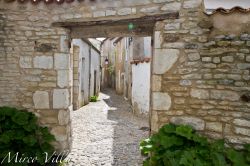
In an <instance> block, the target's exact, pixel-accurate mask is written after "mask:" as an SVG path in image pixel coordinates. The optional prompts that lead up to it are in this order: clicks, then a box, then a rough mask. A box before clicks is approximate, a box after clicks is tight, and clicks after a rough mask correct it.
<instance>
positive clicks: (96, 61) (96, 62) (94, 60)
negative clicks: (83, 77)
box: [90, 48, 100, 96]
mask: <svg viewBox="0 0 250 166" xmlns="http://www.w3.org/2000/svg"><path fill="white" fill-rule="evenodd" d="M95 70H96V89H97V93H98V92H99V91H100V54H99V53H98V52H97V51H96V50H95V49H93V48H92V49H91V81H90V96H94V95H95V93H94V71H95Z"/></svg>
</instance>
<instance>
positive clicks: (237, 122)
mask: <svg viewBox="0 0 250 166" xmlns="http://www.w3.org/2000/svg"><path fill="white" fill-rule="evenodd" d="M233 123H234V124H235V125H237V126H244V127H250V120H244V119H235V120H234V121H233Z"/></svg>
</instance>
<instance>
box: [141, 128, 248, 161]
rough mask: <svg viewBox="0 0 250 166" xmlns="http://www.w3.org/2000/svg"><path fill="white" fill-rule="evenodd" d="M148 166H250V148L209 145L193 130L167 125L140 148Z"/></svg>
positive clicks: (216, 142) (246, 146) (213, 143)
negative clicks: (240, 148)
mask: <svg viewBox="0 0 250 166" xmlns="http://www.w3.org/2000/svg"><path fill="white" fill-rule="evenodd" d="M140 149H141V152H142V154H143V155H146V156H148V158H147V159H146V160H145V161H144V163H143V165H144V166H247V165H248V166H249V165H250V145H245V148H244V149H242V150H240V151H239V150H235V149H233V148H231V147H225V143H224V141H223V140H217V141H213V142H209V141H208V140H207V139H206V138H205V137H202V136H200V135H198V134H197V133H196V132H195V131H194V130H193V129H192V128H191V127H190V126H184V125H180V126H176V125H173V124H167V125H165V126H163V127H162V128H161V129H160V130H159V132H158V133H156V134H154V135H152V136H151V137H150V138H149V139H145V140H143V141H142V142H141V144H140Z"/></svg>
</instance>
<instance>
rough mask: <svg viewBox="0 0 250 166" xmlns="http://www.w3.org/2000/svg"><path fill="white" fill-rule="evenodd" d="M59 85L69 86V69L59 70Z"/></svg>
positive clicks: (61, 86) (62, 86)
mask: <svg viewBox="0 0 250 166" xmlns="http://www.w3.org/2000/svg"><path fill="white" fill-rule="evenodd" d="M57 85H58V86H59V87H60V88H64V87H67V86H69V70H58V74H57Z"/></svg>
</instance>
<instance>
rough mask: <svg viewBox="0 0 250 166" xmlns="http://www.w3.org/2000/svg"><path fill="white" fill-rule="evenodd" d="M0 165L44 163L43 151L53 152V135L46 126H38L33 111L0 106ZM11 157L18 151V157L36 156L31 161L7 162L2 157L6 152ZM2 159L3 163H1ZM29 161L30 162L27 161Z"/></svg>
mask: <svg viewBox="0 0 250 166" xmlns="http://www.w3.org/2000/svg"><path fill="white" fill-rule="evenodd" d="M0 124H1V125H0V152H1V153H0V165H17V166H18V165H25V166H26V165H32V166H33V165H45V152H47V153H48V154H49V156H50V155H51V154H53V152H54V148H53V147H52V146H51V142H52V141H55V137H54V136H53V135H51V134H50V133H49V130H48V128H47V127H40V126H38V124H37V118H36V116H35V115H34V114H33V113H30V112H27V111H25V110H18V109H16V108H10V107H0ZM9 153H10V154H11V157H13V156H14V155H15V154H17V153H18V157H19V158H18V159H21V158H22V159H24V158H25V157H29V158H36V157H37V160H34V161H36V162H35V163H31V162H32V161H31V160H30V161H27V160H25V161H23V162H20V161H19V162H18V163H15V159H14V160H12V161H11V163H8V160H7V159H5V160H4V158H5V157H6V155H7V154H9ZM2 161H4V162H3V163H1V162H2ZM28 162H30V164H29V163H28Z"/></svg>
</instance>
